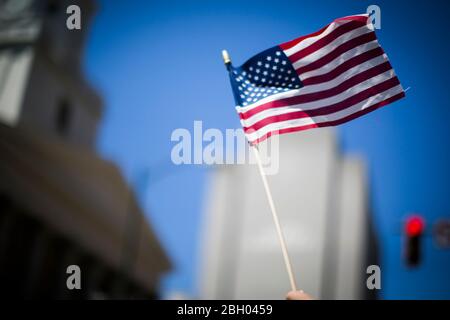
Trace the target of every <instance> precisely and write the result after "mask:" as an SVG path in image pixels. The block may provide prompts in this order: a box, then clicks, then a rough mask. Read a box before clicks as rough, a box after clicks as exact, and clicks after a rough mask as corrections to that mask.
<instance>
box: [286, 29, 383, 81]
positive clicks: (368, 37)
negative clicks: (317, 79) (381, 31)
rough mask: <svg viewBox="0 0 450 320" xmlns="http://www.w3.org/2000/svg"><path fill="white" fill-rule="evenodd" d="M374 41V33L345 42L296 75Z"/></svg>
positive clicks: (301, 68) (298, 69)
mask: <svg viewBox="0 0 450 320" xmlns="http://www.w3.org/2000/svg"><path fill="white" fill-rule="evenodd" d="M376 39H377V37H376V35H375V32H370V33H366V34H363V35H361V36H359V37H356V38H354V39H352V40H350V41H347V42H345V43H343V44H341V45H340V46H338V47H337V48H336V49H334V50H333V51H330V52H329V53H327V54H326V55H325V56H323V57H322V58H320V59H318V60H316V61H314V62H311V63H309V64H307V65H305V66H303V67H300V68H297V74H299V75H301V74H302V73H305V72H308V71H312V70H315V69H318V68H320V67H322V66H324V65H326V64H327V63H329V62H331V61H333V60H334V59H336V58H337V57H339V56H340V55H341V54H343V53H344V52H347V51H348V50H351V49H353V48H356V47H358V46H360V45H362V44H365V43H368V42H371V41H373V40H376ZM291 61H292V60H291Z"/></svg>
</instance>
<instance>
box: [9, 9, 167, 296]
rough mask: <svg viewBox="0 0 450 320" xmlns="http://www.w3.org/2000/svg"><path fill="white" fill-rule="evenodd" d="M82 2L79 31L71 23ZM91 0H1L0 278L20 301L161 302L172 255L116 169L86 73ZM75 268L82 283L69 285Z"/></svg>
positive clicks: (98, 99)
mask: <svg viewBox="0 0 450 320" xmlns="http://www.w3.org/2000/svg"><path fill="white" fill-rule="evenodd" d="M71 4H78V5H79V6H80V7H81V12H82V28H81V30H68V29H67V27H66V19H67V17H68V14H66V8H67V7H68V6H69V5H71ZM93 12H94V7H93V2H92V1H89V0H85V1H59V0H57V1H30V0H10V1H2V2H0V283H1V287H2V290H1V294H2V295H4V296H6V297H24V298H155V297H156V296H157V285H158V278H159V276H160V275H161V273H162V272H164V271H166V270H167V269H168V268H169V261H168V259H167V257H166V255H165V253H164V251H163V250H162V248H161V246H160V244H159V242H158V240H157V238H156V237H155V234H154V232H153V231H152V229H151V226H150V225H149V224H148V222H147V221H146V219H145V217H144V215H143V212H142V211H141V209H140V207H139V205H138V202H137V200H136V196H135V194H134V193H133V191H132V190H131V188H130V186H129V185H128V184H127V183H126V181H125V180H124V178H123V176H122V175H121V173H120V171H119V170H118V168H117V167H116V166H115V165H114V164H112V163H110V162H108V161H105V160H103V159H101V158H99V156H98V155H97V154H96V153H95V137H96V131H97V125H98V123H99V121H100V119H101V114H102V103H101V99H100V98H99V96H98V95H97V93H96V92H95V91H94V90H93V89H92V88H91V87H90V86H89V85H88V84H87V83H86V81H85V79H84V77H83V75H82V72H81V57H82V51H83V47H84V40H85V37H86V33H87V31H88V29H89V20H90V17H91V16H92V14H93ZM69 265H78V266H79V267H80V268H81V283H82V288H81V290H68V289H67V286H66V279H67V278H68V276H69V274H67V273H66V270H67V267H68V266H69Z"/></svg>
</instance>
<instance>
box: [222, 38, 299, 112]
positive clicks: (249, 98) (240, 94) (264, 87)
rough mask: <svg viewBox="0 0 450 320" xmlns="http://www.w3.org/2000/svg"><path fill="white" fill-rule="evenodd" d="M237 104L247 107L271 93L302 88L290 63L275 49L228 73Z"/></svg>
mask: <svg viewBox="0 0 450 320" xmlns="http://www.w3.org/2000/svg"><path fill="white" fill-rule="evenodd" d="M230 71H231V72H230V79H231V86H232V88H233V93H234V97H235V100H236V103H237V105H239V106H247V105H249V104H252V103H255V102H257V101H258V100H260V99H263V98H265V97H268V96H270V95H272V94H276V93H279V92H285V91H288V90H293V89H299V88H301V87H303V84H302V82H301V81H300V79H299V77H298V75H297V73H296V72H295V69H294V67H293V66H292V64H291V62H290V61H289V59H288V58H287V56H286V55H285V54H284V52H283V50H282V49H281V48H280V47H279V46H276V47H273V48H270V49H268V50H266V51H263V52H261V53H259V54H257V55H256V56H254V57H253V58H251V59H249V60H248V61H247V62H246V63H244V64H243V65H242V66H241V67H238V68H234V67H232V68H231V70H230Z"/></svg>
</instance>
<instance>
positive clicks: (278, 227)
mask: <svg viewBox="0 0 450 320" xmlns="http://www.w3.org/2000/svg"><path fill="white" fill-rule="evenodd" d="M222 57H223V61H224V63H225V66H226V67H227V69H229V67H230V66H231V59H230V56H229V55H228V52H227V51H226V50H223V51H222ZM250 148H251V149H252V150H253V153H254V155H255V158H256V162H257V163H258V169H259V173H260V175H261V179H262V181H263V185H264V189H265V191H266V196H267V200H268V201H269V206H270V210H271V211H272V217H273V221H274V223H275V228H276V230H277V234H278V240H279V241H280V245H281V251H282V252H283V258H284V264H285V265H286V270H287V273H288V275H289V282H290V284H291V289H292V291H297V284H296V282H295V277H294V273H293V272H292V264H291V260H290V258H289V254H288V251H287V247H286V241H285V239H284V235H283V231H282V230H281V225H280V220H279V219H278V215H277V211H276V209H275V204H274V202H273V198H272V193H271V192H270V188H269V183H268V182H267V177H266V174H265V173H264V168H263V165H262V161H261V157H260V155H259V150H258V147H256V146H251V147H250Z"/></svg>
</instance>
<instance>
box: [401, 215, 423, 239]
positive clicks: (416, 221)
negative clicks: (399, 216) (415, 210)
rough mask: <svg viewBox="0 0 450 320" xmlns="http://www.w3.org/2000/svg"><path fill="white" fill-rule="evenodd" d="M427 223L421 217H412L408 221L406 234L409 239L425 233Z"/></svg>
mask: <svg viewBox="0 0 450 320" xmlns="http://www.w3.org/2000/svg"><path fill="white" fill-rule="evenodd" d="M424 227H425V222H424V220H423V218H422V217H420V216H417V215H415V216H411V217H408V219H407V220H406V225H405V232H406V235H407V236H409V237H416V236H420V235H421V234H422V233H423V230H424Z"/></svg>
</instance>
